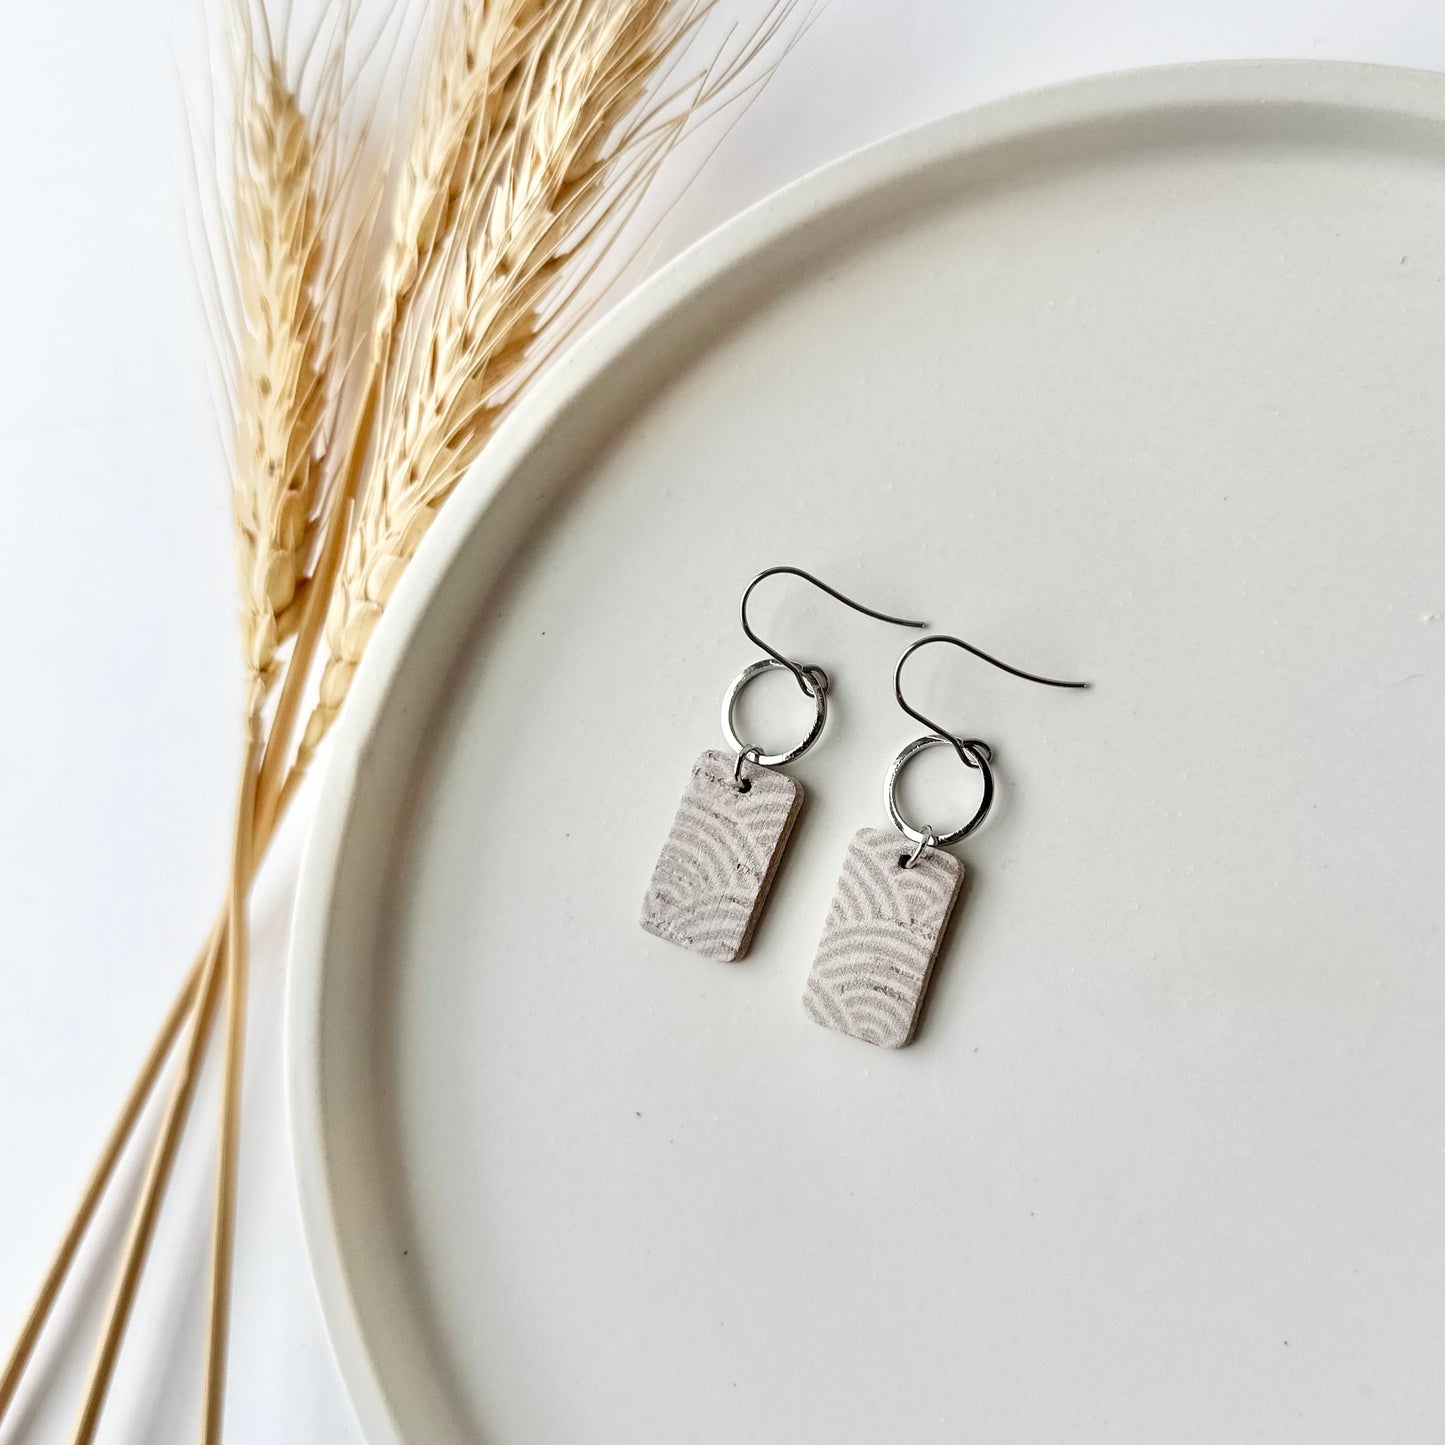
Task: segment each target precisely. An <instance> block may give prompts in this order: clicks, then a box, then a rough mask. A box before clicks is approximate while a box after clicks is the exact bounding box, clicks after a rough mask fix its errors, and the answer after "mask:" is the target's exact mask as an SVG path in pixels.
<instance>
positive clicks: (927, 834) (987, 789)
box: [883, 737, 993, 848]
mask: <svg viewBox="0 0 1445 1445" xmlns="http://www.w3.org/2000/svg"><path fill="white" fill-rule="evenodd" d="M963 746H964V749H965V750H966V751H967V753H968V754H969V756H970V757H971V758H972V759H973V761H974V764H975V765H976V766H977V768H978V769H979V771H980V772H981V773H982V774H983V796H982V797H981V798H980V799H979V800H978V807H977V808H976V809H975V810H974V814H973V817H971V818H970V819H969V820H968V822H966V823H965V824H964V825H963V827H961V828H955V829H954V830H953V832H951V833H934V832H933V831H932V830H931V829H928V828H915V827H914V826H913V824H912V823H910V822H909V821H908V820H907V819H906V818H905V817H904V816H903V814H902V813H900V812H899V811H898V779H899V776H900V775H901V774H902V772H903V769H904V768H906V767H907V766H908V763H909V761H910V760H911V759H913V758H915V757H917V756H918V754H919V753H921V752H922V751H923V750H924V749H925V748H940V747H942V748H951V747H953V743H952V741H951V740H950V739H948V738H939V737H926V738H914V740H913V741H912V742H911V743H909V744H908V746H907V747H906V748H904V749H903V751H902V752H901V753H899V754H898V756H897V757H896V758H894V759H893V766H892V767H891V768H889V769H888V782H887V783H886V785H885V786H884V789H883V799H884V801H885V802H886V803H887V804H888V816H889V817H890V818H892V819H893V826H894V827H895V828H897V829H898V831H899V832H900V833H902V834H903V836H904V837H905V838H907V839H908V840H909V841H910V842H913V843H927V842H931V843H932V845H933V846H934V847H935V848H947V847H948V846H949V844H950V843H957V842H959V841H960V840H961V839H963V838H967V837H968V835H969V834H970V833H972V832H973V830H974V829H975V828H977V827H978V825H979V824H980V823H982V822H983V820H984V819H985V818H986V817H988V810H989V809H990V808H991V807H993V770H992V769H991V768H990V767H989V765H988V758H987V757H986V756H985V754H984V752H983V751H982V750H981V749H980V748H977V747H975V746H973V745H971V744H969V743H964V744H963Z"/></svg>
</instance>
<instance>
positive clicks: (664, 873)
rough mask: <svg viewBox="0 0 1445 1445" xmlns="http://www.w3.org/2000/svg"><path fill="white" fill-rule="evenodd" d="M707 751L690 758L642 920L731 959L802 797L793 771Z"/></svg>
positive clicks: (662, 933)
mask: <svg viewBox="0 0 1445 1445" xmlns="http://www.w3.org/2000/svg"><path fill="white" fill-rule="evenodd" d="M734 763H735V759H734V758H733V757H732V756H731V755H730V754H728V753H724V752H718V751H716V750H709V751H708V752H705V753H704V754H703V755H702V756H701V757H700V758H699V759H698V760H697V762H696V763H694V764H693V769H692V777H691V778H690V779H689V780H688V785H687V791H686V792H684V793H683V795H682V802H681V803H680V804H679V805H678V809H677V817H676V819H675V820H674V821H673V825H672V831H671V832H670V833H669V834H668V835H667V842H666V843H665V844H664V845H663V849H662V856H661V857H659V858H658V860H657V867H656V868H654V869H653V872H652V882H651V883H650V884H649V885H648V889H647V896H646V898H644V899H643V901H642V926H643V927H644V928H645V929H646V930H647V931H648V932H649V933H655V934H656V935H657V936H658V937H659V938H666V939H668V940H669V941H670V942H672V943H678V944H681V945H682V947H684V948H690V949H691V950H692V951H693V952H694V953H701V954H704V955H705V956H706V957H708V958H717V959H721V960H722V961H723V962H724V963H731V962H733V961H734V960H735V959H739V958H741V957H742V956H743V955H744V954H745V953H746V952H747V951H748V944H749V943H750V942H751V941H752V936H753V928H754V926H755V925H756V923H757V921H758V914H759V913H760V912H761V911H762V907H763V902H764V900H765V899H766V898H767V896H768V889H769V887H770V886H771V885H772V881H773V874H774V873H776V872H777V868H778V860H779V859H780V858H781V857H782V854H783V848H784V846H785V845H786V844H787V841H788V834H789V833H791V832H792V830H793V821H794V819H796V818H797V816H798V808H799V807H800V806H801V804H802V801H803V789H802V786H801V784H799V783H798V781H797V780H796V779H795V778H790V777H789V776H788V775H787V774H786V773H779V772H775V771H774V770H773V769H772V768H764V767H760V766H758V764H756V763H754V762H752V761H745V762H744V763H743V765H742V780H743V783H744V784H745V785H746V786H745V788H742V789H740V788H739V787H738V784H737V783H736V782H735V781H734V779H733V767H734Z"/></svg>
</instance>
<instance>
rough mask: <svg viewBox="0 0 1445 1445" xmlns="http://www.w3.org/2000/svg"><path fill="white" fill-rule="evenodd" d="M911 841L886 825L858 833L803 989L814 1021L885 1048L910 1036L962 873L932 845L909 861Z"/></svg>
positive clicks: (954, 860) (899, 1044)
mask: <svg viewBox="0 0 1445 1445" xmlns="http://www.w3.org/2000/svg"><path fill="white" fill-rule="evenodd" d="M912 851H913V846H912V844H910V843H909V842H908V841H907V839H905V838H904V837H902V836H901V835H900V834H899V833H897V832H895V831H893V830H892V829H889V828H864V829H862V830H861V831H860V832H858V833H856V834H855V835H854V837H853V841H852V843H851V844H850V845H849V848H848V856H847V858H845V859H844V861H843V876H842V877H841V878H840V879H839V880H838V889H837V892H836V893H835V894H834V895H833V906H832V907H831V908H830V909H829V910H828V920H827V922H826V923H825V924H824V925H823V937H822V940H821V941H820V942H819V944H818V955H817V957H816V958H815V959H814V960H813V968H812V971H811V972H810V973H809V975H808V987H807V991H806V992H805V993H804V995H803V1007H804V1008H805V1009H806V1010H807V1012H808V1016H809V1017H810V1018H811V1019H813V1020H814V1022H816V1023H820V1024H822V1025H823V1026H824V1027H825V1028H830V1029H837V1030H838V1032H839V1033H843V1034H850V1035H851V1036H852V1037H853V1038H855V1039H862V1040H863V1041H864V1042H865V1043H869V1044H878V1045H880V1046H881V1047H883V1048H885V1049H901V1048H902V1047H903V1045H904V1044H906V1043H908V1042H909V1041H910V1040H911V1039H912V1038H913V1034H914V1031H915V1030H916V1029H917V1027H918V1014H919V1010H920V1008H921V1007H922V1004H923V994H924V990H925V989H927V987H928V978H929V975H930V974H931V973H932V972H933V960H934V959H935V958H936V957H937V955H938V945H939V942H940V940H941V939H942V937H943V930H944V929H945V928H946V927H947V926H948V916H949V914H950V913H952V912H953V905H954V902H955V900H956V899H957V898H958V890H959V888H960V886H961V885H962V883H963V864H962V863H960V862H959V861H958V859H957V858H955V857H953V855H952V854H950V853H945V852H942V851H941V850H940V849H937V848H928V849H925V850H924V852H923V854H922V856H921V857H920V858H919V859H918V862H917V863H915V864H914V865H913V867H912V868H905V867H904V866H903V861H902V860H903V859H905V858H907V857H908V855H909V854H910V853H911V852H912Z"/></svg>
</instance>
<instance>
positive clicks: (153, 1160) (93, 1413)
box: [71, 905, 229, 1445]
mask: <svg viewBox="0 0 1445 1445" xmlns="http://www.w3.org/2000/svg"><path fill="white" fill-rule="evenodd" d="M228 907H229V905H228ZM226 916H227V915H226V914H225V913H223V915H222V918H221V919H220V920H218V922H217V925H216V928H215V930H214V931H213V932H212V934H211V940H210V943H209V944H208V945H207V948H206V951H205V958H204V961H203V963H202V967H201V977H200V980H199V983H198V986H197V993H196V999H195V1004H194V1007H193V1009H192V1012H191V1031H190V1035H189V1037H188V1038H187V1040H186V1049H185V1054H184V1055H183V1057H182V1059H181V1064H180V1068H179V1069H178V1070H177V1072H176V1076H175V1079H174V1080H173V1081H172V1083H171V1092H170V1097H169V1098H168V1099H167V1101H166V1112H165V1115H164V1117H163V1118H162V1120H161V1127H160V1132H159V1133H158V1134H157V1136H156V1141H155V1144H154V1145H153V1146H152V1149H151V1157H150V1164H149V1165H148V1167H147V1169H146V1177H145V1182H144V1184H143V1185H142V1186H141V1192H140V1198H139V1199H138V1200H137V1202H136V1207H135V1212H134V1214H133V1215H132V1216H131V1225H130V1232H129V1234H128V1235H127V1236H126V1242H125V1250H124V1253H123V1255H122V1257H121V1264H120V1269H119V1270H118V1271H117V1273H116V1278H115V1285H114V1287H113V1289H112V1292H111V1298H110V1304H109V1305H108V1306H107V1309H106V1315H105V1324H104V1327H103V1328H102V1331H101V1337H100V1343H99V1345H98V1347H97V1349H96V1354H95V1360H94V1363H93V1364H92V1365H91V1370H90V1375H89V1378H88V1379H87V1381H86V1386H85V1399H84V1401H83V1403H82V1405H81V1410H80V1415H79V1417H78V1418H77V1420H76V1423H75V1431H74V1434H73V1435H72V1436H71V1441H72V1445H90V1441H92V1440H93V1439H94V1438H95V1431H96V1428H97V1427H98V1425H99V1424H100V1414H101V1411H102V1410H103V1409H104V1407H105V1399H106V1395H107V1394H108V1393H109V1390H110V1382H111V1378H112V1376H113V1374H114V1372H115V1362H116V1359H117V1357H118V1356H119V1354H120V1347H121V1342H122V1341H123V1340H124V1338H125V1331H126V1326H127V1325H128V1324H129V1323H130V1314H131V1309H132V1307H133V1306H134V1304H135V1294H136V1288H137V1286H138V1285H139V1284H140V1277H141V1273H142V1271H143V1270H144V1269H145V1264H146V1258H147V1256H148V1254H149V1252H150V1246H151V1239H152V1237H153V1236H154V1234H155V1226H156V1220H157V1218H158V1216H159V1214H160V1208H161V1204H162V1202H163V1200H164V1199H165V1194H166V1189H167V1188H168V1187H169V1184H170V1178H171V1171H172V1170H173V1169H174V1167H175V1162H176V1150H177V1148H178V1146H179V1144H180V1140H181V1131H182V1129H183V1128H184V1127H185V1122H186V1116H187V1115H188V1114H189V1112H190V1107H191V1100H192V1099H193V1098H194V1097H195V1092H196V1084H197V1083H198V1082H199V1080H200V1074H201V1066H202V1064H203V1063H204V1061H205V1055H206V1046H207V1044H208V1042H209V1041H210V1035H211V1023H212V1021H213V1019H214V1017H215V1011H216V1003H217V1001H218V997H219V992H220V984H221V975H222V970H221V960H222V957H223V954H224V948H225V937H226V922H225V919H226Z"/></svg>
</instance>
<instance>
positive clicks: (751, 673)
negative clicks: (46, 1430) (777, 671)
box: [722, 657, 828, 768]
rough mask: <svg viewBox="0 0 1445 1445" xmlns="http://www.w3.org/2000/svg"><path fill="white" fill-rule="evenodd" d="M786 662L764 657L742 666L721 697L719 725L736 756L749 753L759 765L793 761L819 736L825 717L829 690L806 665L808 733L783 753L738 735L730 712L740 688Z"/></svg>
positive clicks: (780, 764)
mask: <svg viewBox="0 0 1445 1445" xmlns="http://www.w3.org/2000/svg"><path fill="white" fill-rule="evenodd" d="M786 667H787V664H786V663H784V662H778V661H777V660H776V659H775V658H772V657H764V658H760V659H759V660H758V661H757V662H754V663H752V664H751V665H750V666H748V667H745V668H744V669H743V670H742V671H741V672H740V673H738V675H737V676H736V677H735V678H734V679H733V681H732V685H731V686H730V687H729V688H728V690H727V692H726V694H725V695H724V697H723V706H722V726H723V736H724V737H725V738H726V739H727V740H728V742H729V744H730V745H731V746H732V749H733V751H734V752H735V753H737V754H738V756H739V759H740V760H741V756H742V754H743V753H751V754H752V755H753V761H754V762H755V763H757V765H758V766H759V767H762V768H779V767H782V766H783V764H784V763H791V762H796V761H797V759H799V758H800V757H802V756H803V754H804V753H805V752H807V751H808V749H809V748H810V747H812V746H813V744H814V743H815V742H817V741H818V739H819V738H820V737H821V736H822V733H823V724H824V723H825V722H826V721H827V720H828V690H827V687H826V686H823V685H820V684H819V683H818V682H817V681H816V680H815V679H814V678H813V677H812V675H811V674H812V671H813V669H805V670H804V676H806V677H808V681H809V684H810V690H809V696H810V697H811V698H812V699H813V709H814V711H813V725H812V726H811V727H810V728H809V729H808V735H807V737H805V738H804V739H803V741H802V742H800V743H799V744H798V745H797V747H795V748H792V749H791V750H790V751H788V752H785V753H765V752H763V751H762V749H761V748H758V747H756V746H755V745H754V744H752V743H745V742H744V741H743V740H742V739H741V738H740V737H739V736H738V731H737V727H736V726H735V725H734V723H733V713H734V712H735V711H736V710H737V704H738V697H739V695H740V694H741V693H742V690H743V689H744V688H745V687H746V686H747V685H748V684H749V683H750V682H752V681H753V679H754V678H758V677H761V676H762V675H763V674H764V673H765V672H771V671H772V670H773V669H774V668H786Z"/></svg>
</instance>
